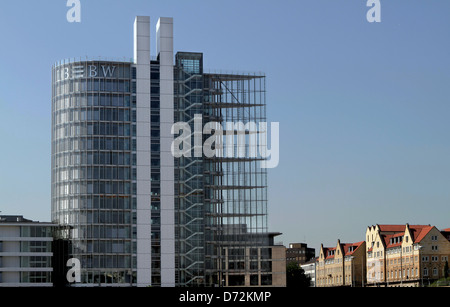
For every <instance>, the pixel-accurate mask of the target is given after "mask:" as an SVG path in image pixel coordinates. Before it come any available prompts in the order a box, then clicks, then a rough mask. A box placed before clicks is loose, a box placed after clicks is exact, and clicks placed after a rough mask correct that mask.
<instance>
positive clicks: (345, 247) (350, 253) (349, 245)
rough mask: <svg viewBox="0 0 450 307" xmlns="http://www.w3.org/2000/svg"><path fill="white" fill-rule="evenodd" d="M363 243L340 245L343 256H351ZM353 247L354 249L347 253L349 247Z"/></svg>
mask: <svg viewBox="0 0 450 307" xmlns="http://www.w3.org/2000/svg"><path fill="white" fill-rule="evenodd" d="M364 242H365V241H361V242H356V243H341V246H342V249H343V250H344V256H347V255H352V254H353V253H354V252H355V251H356V250H357V249H358V248H359V247H360V246H361V245H362V244H363V243H364ZM352 246H354V247H355V249H354V250H353V251H352V252H351V251H349V249H350V247H352Z"/></svg>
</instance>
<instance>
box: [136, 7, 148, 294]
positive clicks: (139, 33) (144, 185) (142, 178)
mask: <svg viewBox="0 0 450 307" xmlns="http://www.w3.org/2000/svg"><path fill="white" fill-rule="evenodd" d="M134 61H135V65H136V128H137V129H136V168H137V177H136V185H137V187H136V188H137V204H136V215H137V216H136V218H137V225H136V231H137V234H136V236H137V251H136V252H137V255H136V256H137V285H138V287H146V286H149V285H151V281H152V272H151V268H152V261H151V207H150V204H151V197H150V194H151V186H150V185H151V183H150V173H151V166H150V161H151V158H150V157H151V155H150V17H148V16H137V17H136V20H135V22H134Z"/></svg>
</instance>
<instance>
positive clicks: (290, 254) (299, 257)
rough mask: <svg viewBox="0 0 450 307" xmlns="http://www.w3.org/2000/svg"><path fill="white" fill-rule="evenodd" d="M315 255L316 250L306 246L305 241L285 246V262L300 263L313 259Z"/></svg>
mask: <svg viewBox="0 0 450 307" xmlns="http://www.w3.org/2000/svg"><path fill="white" fill-rule="evenodd" d="M315 255H316V250H315V249H314V248H310V247H308V244H306V243H290V244H289V247H288V248H286V263H287V264H289V263H291V262H295V263H296V264H298V265H302V264H305V263H306V262H308V261H310V260H311V259H313V258H314V257H315Z"/></svg>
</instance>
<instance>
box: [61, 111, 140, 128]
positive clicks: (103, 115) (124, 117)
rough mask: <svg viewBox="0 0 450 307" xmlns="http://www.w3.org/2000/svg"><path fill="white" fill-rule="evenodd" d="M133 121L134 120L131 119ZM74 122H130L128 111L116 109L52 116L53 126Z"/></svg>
mask: <svg viewBox="0 0 450 307" xmlns="http://www.w3.org/2000/svg"><path fill="white" fill-rule="evenodd" d="M133 120H134V121H135V118H134V119H133ZM75 121H113V122H117V121H120V122H122V121H124V122H130V121H132V118H131V111H130V109H128V108H126V109H118V108H91V109H70V110H67V109H66V110H63V111H60V112H56V113H55V114H54V122H53V123H54V124H55V125H60V124H65V123H68V122H75Z"/></svg>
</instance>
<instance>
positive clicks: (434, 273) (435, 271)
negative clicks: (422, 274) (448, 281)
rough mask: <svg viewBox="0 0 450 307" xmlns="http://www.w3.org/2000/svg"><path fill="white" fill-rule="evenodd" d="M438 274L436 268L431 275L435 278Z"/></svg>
mask: <svg viewBox="0 0 450 307" xmlns="http://www.w3.org/2000/svg"><path fill="white" fill-rule="evenodd" d="M437 274H438V269H437V268H433V275H434V276H436V275H437Z"/></svg>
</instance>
